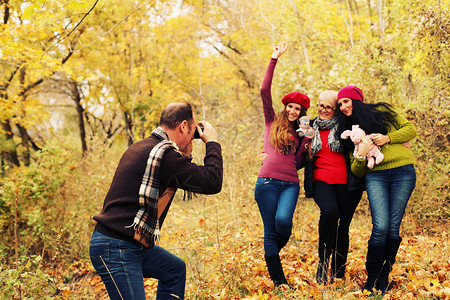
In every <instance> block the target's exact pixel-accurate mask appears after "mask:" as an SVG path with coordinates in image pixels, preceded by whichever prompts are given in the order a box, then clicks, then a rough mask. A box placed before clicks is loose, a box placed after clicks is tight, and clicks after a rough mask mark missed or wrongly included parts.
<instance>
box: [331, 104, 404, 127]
mask: <svg viewBox="0 0 450 300" xmlns="http://www.w3.org/2000/svg"><path fill="white" fill-rule="evenodd" d="M352 106H353V111H352V115H351V116H349V117H348V116H346V115H344V114H343V113H342V112H339V115H338V122H339V135H340V134H341V133H342V132H343V131H344V130H347V129H351V128H352V125H359V127H360V128H362V129H363V130H364V131H365V132H366V134H371V133H381V134H387V133H388V131H389V127H390V126H391V123H393V122H395V116H396V115H397V113H396V112H395V111H394V109H393V107H392V105H390V104H389V103H386V102H379V103H375V104H371V103H363V102H361V101H359V100H353V99H352Z"/></svg>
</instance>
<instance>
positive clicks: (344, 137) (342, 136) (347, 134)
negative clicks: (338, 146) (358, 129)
mask: <svg viewBox="0 0 450 300" xmlns="http://www.w3.org/2000/svg"><path fill="white" fill-rule="evenodd" d="M351 133H352V131H351V130H345V131H344V132H343V133H341V139H348V138H349V137H350V134H351Z"/></svg>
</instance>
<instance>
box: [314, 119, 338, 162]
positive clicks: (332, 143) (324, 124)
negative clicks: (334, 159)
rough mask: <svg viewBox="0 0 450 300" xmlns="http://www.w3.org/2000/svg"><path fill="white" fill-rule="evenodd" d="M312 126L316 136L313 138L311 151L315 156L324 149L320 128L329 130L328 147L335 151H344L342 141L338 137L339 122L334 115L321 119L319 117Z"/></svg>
mask: <svg viewBox="0 0 450 300" xmlns="http://www.w3.org/2000/svg"><path fill="white" fill-rule="evenodd" d="M312 128H313V129H314V133H315V134H314V137H313V139H312V144H311V152H312V155H313V156H314V155H315V154H316V153H317V152H319V151H320V150H322V139H321V138H320V132H319V130H329V129H330V134H328V148H330V150H331V151H333V152H343V148H342V145H341V142H340V141H339V138H338V137H337V129H338V123H337V118H336V117H333V118H331V119H328V120H321V119H319V118H317V119H316V120H315V121H314V123H313V126H312Z"/></svg>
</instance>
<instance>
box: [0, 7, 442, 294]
mask: <svg viewBox="0 0 450 300" xmlns="http://www.w3.org/2000/svg"><path fill="white" fill-rule="evenodd" d="M0 16H1V20H0V21H1V23H0V125H1V126H0V233H1V235H0V295H1V296H0V298H1V299H108V296H107V293H106V290H105V288H104V286H103V284H102V282H101V280H100V278H99V277H98V276H97V274H96V273H95V270H94V268H93V267H92V265H91V263H90V260H89V240H90V237H91V234H92V231H93V228H94V225H95V222H94V220H93V219H92V217H93V215H95V214H97V213H98V212H99V211H100V210H101V208H102V204H103V199H104V197H105V194H106V192H107V190H108V188H109V184H110V183H111V180H112V177H113V175H114V171H115V168H116V166H117V163H118V161H119V159H120V157H121V155H122V153H123V152H124V151H125V149H126V148H127V147H128V146H129V145H132V144H133V143H134V142H136V141H139V140H141V139H143V138H145V137H147V136H148V135H149V134H150V132H151V130H152V129H154V128H155V127H156V126H157V125H158V122H159V115H160V113H161V110H162V108H163V107H164V106H165V105H166V104H167V103H170V102H174V101H188V102H190V103H191V104H192V105H193V107H194V108H195V113H196V118H197V119H198V120H206V121H209V122H210V123H211V124H212V125H213V126H214V127H215V128H216V129H217V131H218V135H219V142H220V144H221V145H222V150H223V159H224V183H223V188H222V191H221V192H220V193H219V194H217V195H209V196H205V195H197V197H194V199H193V200H192V201H189V202H186V201H183V199H182V193H179V195H177V196H176V198H175V200H174V203H173V204H172V207H171V208H170V212H169V214H168V216H167V219H166V221H165V223H164V227H163V228H162V236H161V241H160V245H161V246H162V247H164V248H165V249H168V250H169V251H171V252H172V253H174V254H176V255H177V256H179V257H181V258H182V259H183V260H184V261H185V262H186V266H187V281H186V295H185V296H186V299H261V300H263V299H359V298H367V299H382V298H383V299H430V300H431V299H450V239H449V230H448V220H449V217H450V195H449V185H450V180H449V173H450V165H449V164H448V162H449V160H450V152H449V146H450V131H449V121H450V1H449V0H307V1H301V0H280V1H269V0H245V1H244V0H220V1H219V0H167V1H164V0H151V1H146V0H121V1H118V0H108V1H105V0H60V1H55V0H33V1H19V0H0ZM283 42H285V43H287V44H289V48H288V49H287V51H286V53H285V54H284V55H283V57H282V58H280V60H279V62H278V65H277V68H276V70H275V75H274V80H273V85H272V95H273V98H274V106H275V109H276V110H280V109H281V108H282V103H281V101H280V100H281V98H282V97H283V96H284V95H285V94H287V93H289V92H292V91H299V92H302V93H305V94H307V95H308V96H309V97H310V98H311V108H310V109H309V110H308V115H309V116H310V117H315V116H317V108H316V104H317V98H318V95H319V94H320V93H321V92H322V91H324V90H339V89H340V88H342V87H344V86H347V85H356V86H358V87H360V88H362V89H363V90H364V94H365V97H366V99H367V102H369V103H375V102H379V101H385V102H388V103H390V104H392V105H394V106H395V107H397V108H398V109H399V110H400V111H401V112H402V113H403V115H404V116H406V117H407V118H408V120H410V121H411V122H412V123H413V124H414V125H415V126H416V128H417V137H416V138H415V139H414V140H412V141H411V147H412V150H413V152H414V154H415V156H416V163H415V167H416V172H417V184H416V188H415V190H414V192H413V195H412V197H411V199H410V201H409V203H408V207H407V211H406V214H405V217H404V219H403V223H402V227H401V235H402V237H403V243H402V244H401V246H400V249H399V252H398V257H397V263H396V264H395V266H394V269H393V271H392V273H391V279H392V280H393V289H392V290H391V291H389V292H388V293H387V294H386V295H384V296H382V295H367V294H365V293H363V292H362V286H363V285H364V281H365V279H366V277H367V275H366V272H365V265H364V263H365V257H366V253H367V241H368V238H369V236H370V232H371V216H370V210H369V204H368V201H367V196H366V194H365V193H364V195H363V199H362V200H361V203H360V204H359V206H358V208H357V210H356V213H355V217H354V219H353V222H352V224H351V228H350V251H349V257H348V265H347V274H346V277H345V279H344V280H339V281H336V282H335V283H329V284H326V285H318V284H317V283H316V281H315V270H316V267H317V263H318V257H317V243H318V231H317V224H318V220H319V213H320V211H319V209H318V207H317V206H316V204H315V203H314V201H313V199H310V198H306V197H305V196H304V192H303V187H302V184H301V192H300V197H299V200H298V204H297V207H296V211H295V215H294V220H293V222H294V228H293V234H292V236H291V239H290V241H289V243H288V244H287V246H286V247H285V248H284V249H283V250H282V251H281V253H280V256H281V259H282V261H283V266H284V268H285V274H286V277H287V279H288V281H289V282H290V283H291V284H292V286H293V289H283V288H274V285H273V282H272V281H271V280H270V277H269V275H268V273H267V269H266V265H265V261H264V247H263V225H262V220H261V216H260V214H259V211H258V207H257V204H256V202H255V200H254V195H253V191H254V185H255V181H256V178H257V174H258V170H259V167H260V165H261V161H260V153H261V150H262V149H263V135H264V119H263V110H262V104H261V98H260V88H261V83H262V79H263V76H264V72H265V70H266V67H267V65H268V63H269V60H270V55H271V53H272V51H273V47H274V46H275V45H279V44H281V43H283ZM204 151H205V149H204V145H203V143H201V142H195V143H194V153H193V156H194V162H196V163H198V164H202V163H203V161H202V159H203V156H204ZM299 177H300V179H301V180H300V181H301V182H303V170H300V171H299ZM144 282H145V288H146V292H147V298H148V299H155V297H156V287H157V282H156V281H155V280H153V279H145V281H144Z"/></svg>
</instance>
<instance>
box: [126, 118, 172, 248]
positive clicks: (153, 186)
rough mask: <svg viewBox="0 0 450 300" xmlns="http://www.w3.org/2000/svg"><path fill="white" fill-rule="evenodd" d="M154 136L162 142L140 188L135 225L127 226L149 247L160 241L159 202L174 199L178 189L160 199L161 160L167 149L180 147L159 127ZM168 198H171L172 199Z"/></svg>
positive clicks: (166, 193)
mask: <svg viewBox="0 0 450 300" xmlns="http://www.w3.org/2000/svg"><path fill="white" fill-rule="evenodd" d="M152 136H154V137H156V138H158V139H159V140H160V141H161V142H159V143H158V144H157V145H156V146H155V147H154V148H153V149H152V150H151V152H150V155H149V157H148V160H147V167H146V169H145V173H144V176H143V178H142V183H141V187H140V188H139V206H140V208H139V211H138V212H137V214H136V216H135V217H134V221H133V224H131V225H130V226H127V228H130V227H133V228H134V230H135V235H134V239H135V240H137V241H138V242H140V243H141V244H143V245H144V246H147V247H150V246H153V245H154V244H155V242H156V240H158V239H159V230H160V224H159V215H158V200H161V199H162V198H163V197H166V199H164V200H165V201H167V202H168V201H170V200H171V199H172V198H173V196H174V195H175V192H176V189H173V188H169V189H167V190H166V191H165V192H164V193H163V194H162V195H161V197H159V173H160V164H161V160H162V157H163V155H164V152H165V151H166V150H167V149H170V148H175V149H176V150H177V151H178V146H177V145H176V144H175V143H174V142H172V141H171V140H169V137H168V136H167V133H166V132H164V130H163V129H162V128H161V127H157V128H156V129H155V130H153V131H152ZM167 197H170V199H168V198H167ZM162 209H164V207H163V208H162Z"/></svg>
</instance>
